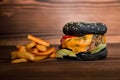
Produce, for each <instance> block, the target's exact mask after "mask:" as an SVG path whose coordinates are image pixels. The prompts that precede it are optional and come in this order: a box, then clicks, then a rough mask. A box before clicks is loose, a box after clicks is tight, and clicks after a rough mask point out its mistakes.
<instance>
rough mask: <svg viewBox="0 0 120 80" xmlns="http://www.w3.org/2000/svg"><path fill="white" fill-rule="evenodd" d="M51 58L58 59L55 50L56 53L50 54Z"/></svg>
mask: <svg viewBox="0 0 120 80" xmlns="http://www.w3.org/2000/svg"><path fill="white" fill-rule="evenodd" d="M49 57H50V58H56V50H54V51H53V52H52V53H51V54H50V56H49Z"/></svg>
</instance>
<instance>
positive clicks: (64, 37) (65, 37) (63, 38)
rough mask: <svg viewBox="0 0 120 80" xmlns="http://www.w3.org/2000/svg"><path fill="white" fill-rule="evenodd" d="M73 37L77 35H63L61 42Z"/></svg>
mask: <svg viewBox="0 0 120 80" xmlns="http://www.w3.org/2000/svg"><path fill="white" fill-rule="evenodd" d="M72 37H75V36H71V35H65V36H63V37H62V39H61V43H63V42H64V40H65V39H67V38H72Z"/></svg>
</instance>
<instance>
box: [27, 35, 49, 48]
mask: <svg viewBox="0 0 120 80" xmlns="http://www.w3.org/2000/svg"><path fill="white" fill-rule="evenodd" d="M28 39H30V40H32V41H35V42H36V43H38V44H41V45H44V46H47V47H48V46H50V44H49V43H48V42H46V41H45V40H43V39H41V38H37V37H34V36H32V35H28Z"/></svg>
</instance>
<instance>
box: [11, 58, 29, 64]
mask: <svg viewBox="0 0 120 80" xmlns="http://www.w3.org/2000/svg"><path fill="white" fill-rule="evenodd" d="M20 62H27V60H26V59H22V58H21V59H15V60H12V61H11V63H20Z"/></svg>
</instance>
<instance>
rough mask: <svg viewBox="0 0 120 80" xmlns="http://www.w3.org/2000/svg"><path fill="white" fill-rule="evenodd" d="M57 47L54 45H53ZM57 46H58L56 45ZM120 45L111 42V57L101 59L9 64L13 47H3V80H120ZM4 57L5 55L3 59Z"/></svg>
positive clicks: (0, 63) (0, 60) (0, 70)
mask: <svg viewBox="0 0 120 80" xmlns="http://www.w3.org/2000/svg"><path fill="white" fill-rule="evenodd" d="M54 46H55V45H54ZM56 47H58V45H56ZM119 47H120V44H109V45H108V57H107V59H104V60H99V61H69V60H56V59H47V60H43V61H40V62H27V63H19V64H10V59H9V58H10V53H9V52H10V51H13V50H16V48H15V47H14V46H0V53H4V54H0V79H1V80H16V79H17V80H21V79H22V80H119V79H120V54H119V53H120V50H119ZM1 57H2V58H1Z"/></svg>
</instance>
